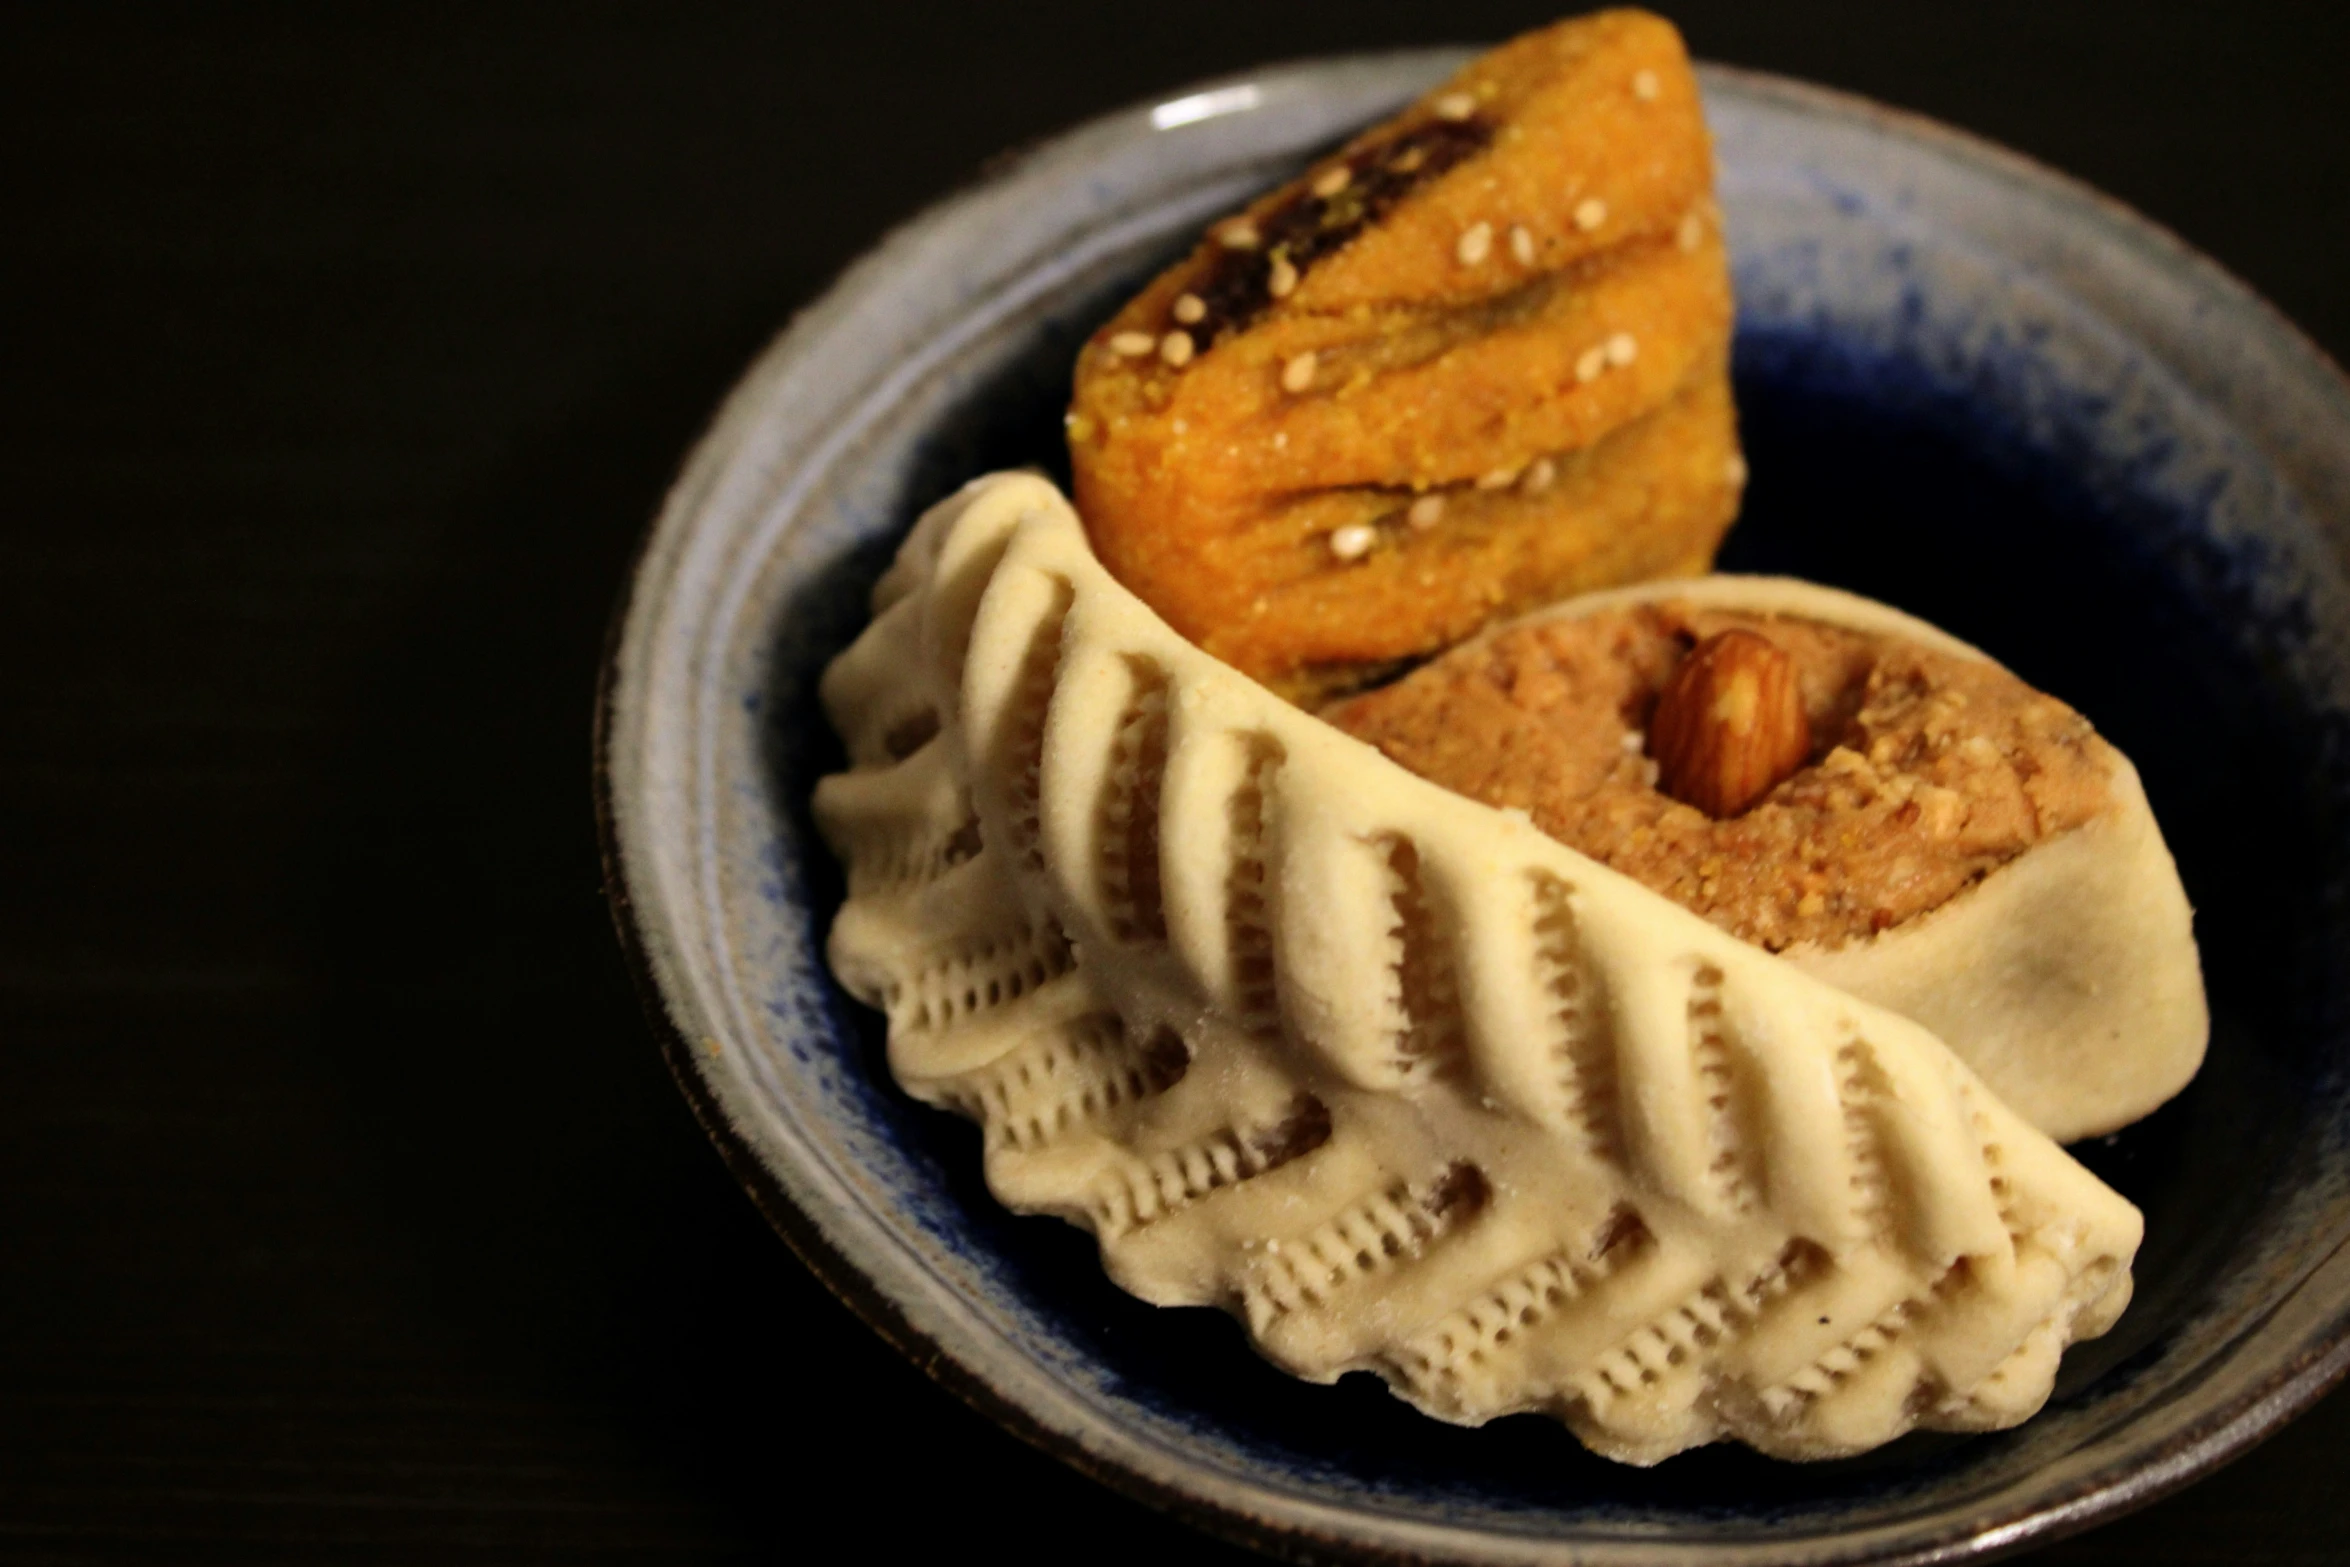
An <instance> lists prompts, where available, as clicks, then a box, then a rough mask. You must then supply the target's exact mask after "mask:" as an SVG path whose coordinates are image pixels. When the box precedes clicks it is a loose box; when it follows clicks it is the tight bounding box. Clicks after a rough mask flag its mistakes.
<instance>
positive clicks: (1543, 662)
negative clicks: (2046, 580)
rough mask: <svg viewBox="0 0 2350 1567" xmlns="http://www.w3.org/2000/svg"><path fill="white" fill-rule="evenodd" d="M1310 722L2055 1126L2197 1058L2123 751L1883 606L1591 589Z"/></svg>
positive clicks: (2205, 1026)
mask: <svg viewBox="0 0 2350 1567" xmlns="http://www.w3.org/2000/svg"><path fill="white" fill-rule="evenodd" d="M1324 716H1325V717H1326V718H1327V719H1328V720H1329V721H1330V722H1332V723H1334V724H1336V725H1337V726H1339V727H1340V728H1342V729H1345V730H1346V731H1347V732H1348V733H1350V734H1353V735H1356V736H1358V737H1359V738H1362V739H1364V740H1368V741H1370V742H1371V743H1372V744H1374V745H1376V746H1378V747H1379V749H1380V750H1381V751H1383V752H1384V753H1386V755H1387V756H1389V757H1390V758H1391V759H1393V760H1395V761H1396V762H1399V763H1401V764H1402V765H1403V766H1405V767H1408V768H1410V769H1411V770H1412V771H1414V772H1416V773H1418V774H1420V775H1421V776H1422V777H1425V778H1429V779H1431V780H1434V781H1435V782H1438V783H1441V784H1443V785H1445V786H1446V787H1447V788H1450V789H1454V790H1457V791H1459V792H1460V793H1463V794H1466V795H1468V796H1470V797H1472V798H1474V799H1478V800H1482V801H1484V802H1486V803H1487V804H1490V805H1495V806H1499V807H1502V808H1504V809H1509V810H1518V811H1523V812H1525V813H1526V814H1527V815H1528V816H1529V817H1530V818H1531V819H1532V820H1533V822H1534V823H1535V824H1536V825H1537V826H1539V827H1540V828H1542V830H1543V831H1545V832H1547V833H1549V834H1550V835H1551V836H1553V837H1554V838H1557V839H1558V840H1559V841H1560V842H1562V843H1565V844H1567V845H1569V846H1570V847H1573V848H1575V849H1577V850H1579V851H1581V852H1582V853H1585V854H1588V855H1590V856H1592V857H1593V858H1594V859H1597V860H1599V861H1601V862H1602V863H1604V864H1607V865H1609V866H1612V867H1614V868H1615V869H1616V870H1619V871H1621V872H1623V873H1624V874H1625V875H1627V876H1630V877H1632V878H1633V879H1634V880H1636V881H1639V882H1640V883H1642V884H1643V885H1645V886H1648V887H1650V888H1653V889H1654V890H1655V891H1657V892H1659V893H1661V894H1663V895H1664V896H1666V897H1669V898H1671V899H1673V900H1674V901H1675V902H1677V903H1679V904H1681V905H1682V906H1683V907H1685V908H1688V909H1691V910H1693V911H1694V912H1696V913H1698V914H1701V915H1703V916H1704V917H1705V918H1706V919H1708V920H1711V921H1712V922H1713V923H1714V924H1716V925H1718V926H1720V927H1721V928H1722V929H1724V930H1727V931H1729V932H1731V933H1732V934H1734V935H1737V936H1739V937H1741V938H1743V939H1745V940H1747V941H1751V942H1754V943H1755V944H1757V945H1758V946H1761V947H1763V948H1764V949H1766V950H1768V951H1772V952H1777V953H1780V954H1782V955H1783V956H1785V957H1786V958H1787V959H1789V960H1790V961H1791V962H1793V963H1795V964H1796V965H1798V966H1799V967H1802V968H1804V969H1805V970H1806V971H1808V972H1810V973H1812V974H1815V975H1817V976H1819V977H1820V978H1822V979H1825V980H1827V981H1828V982H1830V983H1831V984H1835V985H1837V986H1839V987H1841V988H1843V989H1845V990H1848V991H1850V992H1852V993H1853V994H1854V995H1857V996H1861V997H1864V998H1866V999H1868V1000H1871V1001H1874V1002H1877V1003H1878V1004H1880V1005H1883V1006H1886V1007H1890V1008H1892V1009H1893V1010H1895V1011H1897V1012H1901V1013H1903V1014H1905V1015H1906V1016H1909V1017H1913V1018H1916V1019H1917V1020H1918V1021H1919V1022H1921V1023H1924V1024H1925V1025H1926V1026H1927V1027H1929V1028H1931V1029H1933V1030H1934V1031H1935V1033H1937V1034H1939V1035H1940V1036H1941V1037H1942V1038H1943V1040H1944V1041H1945V1042H1947V1043H1948V1044H1949V1045H1950V1046H1951V1047H1952V1048H1953V1049H1955V1050H1957V1051H1958V1052H1959V1054H1961V1055H1962V1056H1964V1057H1966V1059H1967V1061H1968V1063H1969V1064H1970V1065H1971V1066H1973V1067H1974V1068H1975V1070H1976V1071H1978V1072H1980V1073H1981V1074H1982V1075H1983V1077H1984V1080H1985V1081H1986V1082H1988V1083H1990V1084H1991V1086H1992V1087H1993V1088H1994V1089H1996V1090H1997V1091H1998V1092H1999V1094H2000V1096H2001V1097H2002V1098H2004V1099H2005V1100H2006V1101H2007V1102H2008V1103H2009V1104H2010V1105H2012V1106H2014V1107H2015V1109H2016V1110H2017V1111H2019V1112H2020V1113H2021V1114H2023V1115H2024V1116H2025V1118H2026V1119H2028V1120H2030V1121H2031V1122H2032V1123H2033V1124H2034V1125H2036V1126H2038V1127H2040V1128H2041V1129H2042V1130H2043V1131H2046V1132H2048V1133H2050V1134H2051V1135H2053V1136H2055V1137H2058V1138H2059V1139H2071V1138H2076V1137H2082V1136H2088V1135H2093V1134H2097V1133H2102V1132H2108V1131H2112V1130H2113V1129H2115V1128H2116V1127H2119V1126H2122V1125H2125V1124H2127V1123H2128V1122H2130V1121H2133V1120H2136V1119H2137V1118H2138V1117H2139V1116H2142V1115H2144V1114H2145V1113H2146V1112H2147V1111H2149V1110H2151V1109H2153V1108H2154V1107H2155V1106H2156V1105H2158V1104H2160V1103H2162V1102H2163V1101H2164V1100H2166V1099H2168V1098H2169V1097H2170V1096H2171V1095H2172V1094H2174V1093H2176V1092H2177V1091H2178V1090H2179V1088H2180V1087H2182V1086H2183V1085H2184V1084H2185V1083H2186V1081H2187V1080H2188V1079H2189V1078H2190V1077H2192V1076H2193V1075H2194V1072H2195V1070H2196V1068H2197V1066H2198V1065H2199V1064H2200V1063H2201V1061H2202V1058H2203V1050H2204V1044H2205V1040H2206V1038H2207V1035H2208V1033H2209V1019H2208V1016H2207V1013H2206V1010H2205V1005H2204V997H2203V986H2202V979H2201V971H2200V968H2199V965H2198V962H2197V958H2196V950H2195V942H2194V936H2193V932H2192V929H2191V924H2190V917H2189V910H2188V907H2187V900H2186V895H2185V893H2184V891H2183V890H2182V889H2181V888H2180V885H2179V880H2178V873H2177V870H2176V868H2175V867H2174V866H2173V864H2172V862H2171V857H2170V853H2169V851H2168V849H2167V848H2166V847H2165V846H2164V843H2163V840H2162V834H2161V831H2160V830H2159V829H2158V828H2157V827H2156V825H2155V822H2154V817H2153V814H2152V812H2151V811H2150V809H2149V808H2148V806H2147V803H2146V796H2145V791H2144V789H2143V788H2142V787H2141V786H2140V784H2139V781H2138V775H2137V772H2136V770H2135V769H2134V768H2133V767H2132V766H2131V765H2130V762H2129V759H2128V758H2127V757H2125V756H2123V755H2122V754H2121V753H2120V752H2119V751H2117V750H2115V749H2114V748H2113V747H2112V746H2111V745H2109V744H2107V743H2106V742H2105V741H2104V740H2103V739H2101V738H2100V737H2099V736H2098V735H2097V734H2096V732H2095V731H2094V730H2093V729H2092V728H2091V727H2090V726H2089V724H2088V722H2087V721H2086V720H2085V719H2083V718H2082V717H2081V716H2080V715H2079V714H2078V713H2076V712H2074V711H2073V710H2072V709H2071V708H2068V707H2066V706H2065V705H2064V704H2063V703H2061V702H2059V701H2057V700H2056V699H2055V698H2053V697H2049V696H2045V695H2043V694H2041V693H2040V692H2038V691H2035V690H2033V689H2032V688H2031V687H2030V686H2028V685H2026V684H2025V683H2024V682H2023V681H2021V680H2019V679H2017V678H2016V677H2015V676H2014V675H2012V674H2010V673H2009V672H2008V671H2006V670H2005V669H2003V668H2001V667H2000V666H1999V665H1997V664H1995V663H1993V662H1992V661H1991V660H1990V659H1988V658H1986V657H1985V656H1984V655H1983V654H1981V653H1979V652H1977V651H1976V650H1975V649H1973V648H1971V647H1968V646H1967V645H1965V644H1964V643H1962V642H1959V641H1958V640H1956V639H1955V638H1952V637H1950V636H1947V635H1945V634H1944V633H1942V632H1940V631H1937V630H1936V629H1934V628H1933V627H1931V626H1929V625H1926V624H1925V623H1924V622H1921V621H1918V620H1915V619H1913V618H1911V617H1909V616H1907V615H1903V614H1900V613H1899V612H1897V611H1894V610H1891V609H1888V608H1886V607H1885V606H1883V605H1880V604H1874V603H1871V602H1869V601H1867V600H1864V599H1860V598H1856V597H1854V596H1852V595H1850V594H1845V593H1839V592H1835V591H1833V590H1830V589H1826V588H1821V587H1816V586H1813V585H1811V584H1808V583H1800V582H1791V581H1785V580H1779V579H1769V578H1745V577H1714V578H1706V579H1703V580H1700V581H1695V582H1686V583H1670V582H1668V583H1651V584H1645V585H1641V586H1638V587H1634V588H1628V589H1619V590H1615V591H1613V592H1608V593H1600V594H1593V595H1589V596H1586V597H1583V598H1580V599H1576V600H1573V601H1570V602H1568V603H1566V604H1563V605H1559V606H1556V607H1554V608H1552V609H1549V610H1546V611H1542V612H1540V613H1538V614H1536V615H1533V616H1529V617H1527V618H1525V619H1523V620H1521V621H1518V622H1515V623H1512V624H1510V625H1508V626H1504V627H1498V628H1495V629H1493V630H1491V631H1488V632H1487V633H1486V634H1484V635H1483V636H1481V637H1479V638H1478V639H1476V640H1474V641H1472V642H1470V643H1468V644H1467V645H1464V646H1462V647H1460V648H1456V649H1454V650H1453V651H1452V652H1451V653H1448V654H1447V655H1445V656H1444V657H1443V658H1440V659H1438V660H1436V661H1435V662H1434V663H1431V664H1429V665H1426V666H1424V667H1422V668H1420V669H1418V670H1416V671H1414V672H1413V673H1412V674H1411V675H1409V676H1407V677H1406V678H1404V679H1402V680H1400V681H1397V682H1396V683H1394V684H1392V685H1390V686H1387V687H1385V688H1383V689H1381V690H1378V691H1374V692H1369V693H1365V694H1362V695H1358V696H1356V697H1353V698H1351V699H1349V700H1346V701H1343V702H1340V703H1338V704H1336V705H1334V706H1332V707H1331V708H1329V709H1328V710H1327V711H1326V712H1325V714H1324Z"/></svg>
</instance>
